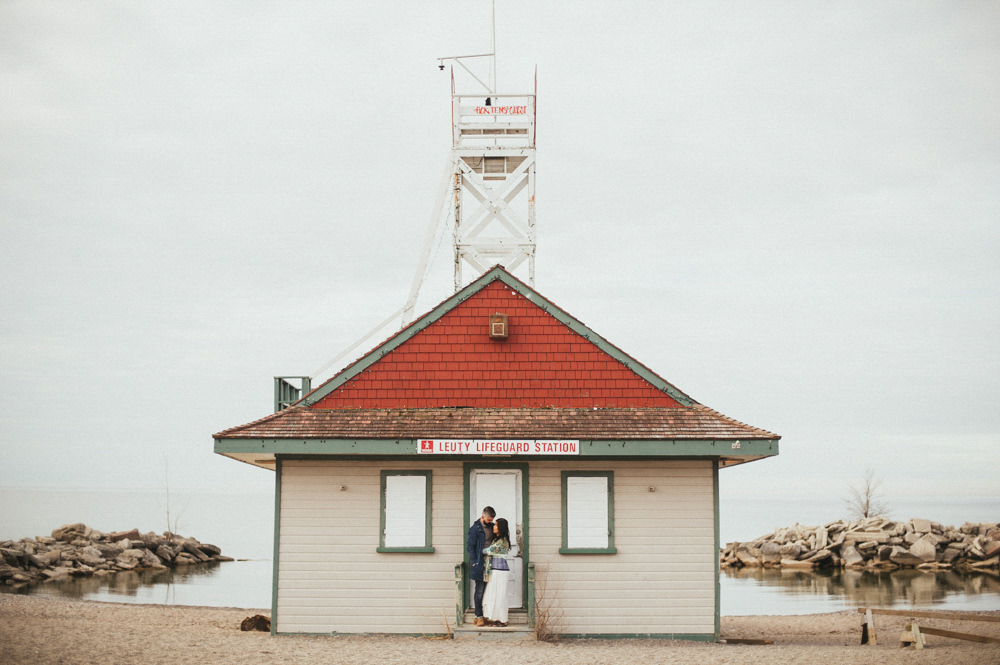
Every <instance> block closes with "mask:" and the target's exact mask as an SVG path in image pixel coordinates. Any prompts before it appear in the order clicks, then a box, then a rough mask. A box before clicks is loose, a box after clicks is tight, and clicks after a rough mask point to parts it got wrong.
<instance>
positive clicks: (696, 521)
mask: <svg viewBox="0 0 1000 665" xmlns="http://www.w3.org/2000/svg"><path fill="white" fill-rule="evenodd" d="M571 470H581V471H613V472H614V520H615V521H614V533H615V548H616V549H617V550H618V553H617V554H559V547H560V545H561V540H562V514H561V503H560V502H561V472H562V471H571ZM712 477H713V473H712V463H711V462H709V461H675V462H661V461H637V462H630V461H618V462H600V461H593V462H592V461H589V460H579V461H572V462H567V461H565V460H559V461H551V462H550V461H543V462H534V463H532V465H531V470H530V476H529V479H530V481H529V488H530V489H529V502H528V505H529V508H530V523H529V528H530V530H531V560H532V562H534V564H535V569H536V577H537V582H536V587H537V588H536V593H540V595H541V604H542V605H543V606H545V605H548V606H550V607H551V610H550V614H551V615H552V621H553V623H554V628H555V630H556V632H560V633H571V634H581V633H591V634H618V633H621V634H628V633H653V634H678V633H696V634H712V633H714V632H715V559H716V557H717V556H718V554H717V553H716V551H715V524H714V522H715V501H714V495H713V480H712ZM651 486H652V487H654V488H655V491H654V492H650V491H649V488H650V487H651Z"/></svg>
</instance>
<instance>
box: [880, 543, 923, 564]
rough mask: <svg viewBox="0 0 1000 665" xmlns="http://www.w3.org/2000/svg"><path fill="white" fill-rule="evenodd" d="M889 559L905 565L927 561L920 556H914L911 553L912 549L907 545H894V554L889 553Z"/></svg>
mask: <svg viewBox="0 0 1000 665" xmlns="http://www.w3.org/2000/svg"><path fill="white" fill-rule="evenodd" d="M889 560H890V561H892V562H893V563H895V564H897V565H900V566H904V567H907V566H908V567H914V566H919V565H920V564H922V563H925V561H924V560H923V559H921V558H920V557H918V556H914V555H913V554H911V553H910V550H908V549H906V548H905V547H893V551H892V554H890V555H889Z"/></svg>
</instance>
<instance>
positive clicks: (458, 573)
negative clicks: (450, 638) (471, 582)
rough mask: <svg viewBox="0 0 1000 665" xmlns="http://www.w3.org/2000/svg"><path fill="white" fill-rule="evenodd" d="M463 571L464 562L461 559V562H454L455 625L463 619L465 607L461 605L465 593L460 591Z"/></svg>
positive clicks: (459, 623) (460, 623)
mask: <svg viewBox="0 0 1000 665" xmlns="http://www.w3.org/2000/svg"><path fill="white" fill-rule="evenodd" d="M464 572H465V562H464V561H463V562H461V563H456V564H455V625H456V626H461V625H462V622H463V621H464V620H465V607H463V605H464V604H465V603H464V602H463V599H464V597H465V594H463V593H462V592H463V589H462V585H463V580H464V579H465V576H464V575H463V573H464Z"/></svg>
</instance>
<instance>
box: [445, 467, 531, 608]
mask: <svg viewBox="0 0 1000 665" xmlns="http://www.w3.org/2000/svg"><path fill="white" fill-rule="evenodd" d="M473 469H518V470H520V471H521V569H522V574H521V577H522V580H521V585H522V589H521V599H522V602H523V603H527V599H528V567H529V566H531V565H532V564H531V556H530V554H531V548H530V540H531V537H530V533H531V529H530V528H529V525H528V514H529V511H528V463H527V462H492V461H486V462H468V461H466V462H465V463H464V464H463V465H462V478H463V480H462V484H463V487H462V568H463V574H462V606H463V608H468V607H470V606H471V605H470V603H471V602H472V599H471V598H469V582H470V580H469V568H470V564H469V551H468V549H467V548H466V545H467V542H466V538H467V537H468V534H469V527H471V526H472V525H471V524H469V525H465V520H466V519H468V516H469V509H470V508H471V506H470V505H469V504H470V502H471V500H472V497H471V496H470V495H469V494H470V491H469V486H470V484H471V483H470V479H471V477H472V471H473ZM514 528H515V529H516V528H517V526H516V525H515V527H514Z"/></svg>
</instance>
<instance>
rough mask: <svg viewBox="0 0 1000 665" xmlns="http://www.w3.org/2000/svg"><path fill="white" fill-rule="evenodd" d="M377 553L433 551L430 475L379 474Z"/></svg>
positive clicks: (419, 473)
mask: <svg viewBox="0 0 1000 665" xmlns="http://www.w3.org/2000/svg"><path fill="white" fill-rule="evenodd" d="M381 526H382V531H381V537H380V538H379V541H380V542H379V548H378V550H379V551H380V552H387V551H406V552H433V551H434V549H433V547H431V472H430V471H383V472H382V525H381Z"/></svg>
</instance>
